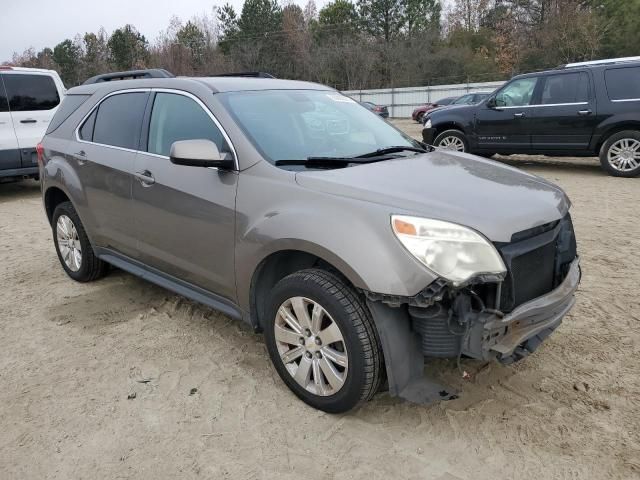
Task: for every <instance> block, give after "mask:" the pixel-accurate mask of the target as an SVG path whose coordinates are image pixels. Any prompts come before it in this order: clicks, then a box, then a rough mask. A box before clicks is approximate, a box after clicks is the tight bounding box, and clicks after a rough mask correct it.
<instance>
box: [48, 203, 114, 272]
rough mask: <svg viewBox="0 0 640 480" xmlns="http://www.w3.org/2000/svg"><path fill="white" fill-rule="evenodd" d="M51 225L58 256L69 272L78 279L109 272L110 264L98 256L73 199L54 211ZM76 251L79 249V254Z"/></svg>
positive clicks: (63, 266) (65, 269)
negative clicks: (73, 203)
mask: <svg viewBox="0 0 640 480" xmlns="http://www.w3.org/2000/svg"><path fill="white" fill-rule="evenodd" d="M69 222H70V223H69ZM51 229H52V231H53V243H54V245H55V247H56V253H57V254H58V260H60V264H61V265H62V268H64V271H65V272H67V275H69V276H70V277H71V278H73V279H74V280H76V281H78V282H91V281H94V280H97V279H98V278H100V277H102V276H104V275H105V274H106V272H107V268H108V265H107V264H106V263H104V262H103V261H102V260H100V259H99V258H98V257H96V256H95V254H94V252H93V247H92V246H91V242H89V237H87V233H86V232H85V230H84V227H83V226H82V222H81V221H80V217H78V214H77V212H76V209H75V208H73V205H72V204H71V202H63V203H61V204H59V205H58V206H57V207H56V209H55V210H54V211H53V217H52V221H51ZM61 243H62V245H61ZM68 244H71V245H72V247H68V246H67V245H68ZM78 247H79V248H78ZM74 252H78V253H79V257H78V255H75V253H74Z"/></svg>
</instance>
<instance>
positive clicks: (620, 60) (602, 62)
mask: <svg viewBox="0 0 640 480" xmlns="http://www.w3.org/2000/svg"><path fill="white" fill-rule="evenodd" d="M624 62H640V57H620V58H604V59H602V60H590V61H588V62H575V63H567V64H566V65H561V66H560V68H573V67H588V66H591V65H606V64H608V63H624Z"/></svg>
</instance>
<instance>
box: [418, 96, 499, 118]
mask: <svg viewBox="0 0 640 480" xmlns="http://www.w3.org/2000/svg"><path fill="white" fill-rule="evenodd" d="M489 95H491V92H474V93H467V94H465V95H461V96H459V97H447V98H443V99H441V100H438V101H437V102H436V103H427V104H426V105H423V106H422V107H418V108H416V109H415V110H414V111H413V113H412V114H411V118H413V119H414V120H415V121H416V122H418V123H424V121H425V120H426V118H427V117H428V116H429V115H430V114H431V112H437V111H438V110H442V109H443V108H447V107H449V106H453V105H472V104H475V103H479V102H481V101H482V100H484V99H485V98H487V97H488V96H489Z"/></svg>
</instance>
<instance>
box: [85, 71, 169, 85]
mask: <svg viewBox="0 0 640 480" xmlns="http://www.w3.org/2000/svg"><path fill="white" fill-rule="evenodd" d="M173 77H174V75H173V73H171V72H169V71H167V70H164V69H162V68H149V69H147V70H129V71H127V72H112V73H103V74H102V75H96V76H95V77H91V78H89V79H88V80H86V81H85V82H84V83H83V85H90V84H92V83H101V82H112V81H114V80H134V79H138V78H173Z"/></svg>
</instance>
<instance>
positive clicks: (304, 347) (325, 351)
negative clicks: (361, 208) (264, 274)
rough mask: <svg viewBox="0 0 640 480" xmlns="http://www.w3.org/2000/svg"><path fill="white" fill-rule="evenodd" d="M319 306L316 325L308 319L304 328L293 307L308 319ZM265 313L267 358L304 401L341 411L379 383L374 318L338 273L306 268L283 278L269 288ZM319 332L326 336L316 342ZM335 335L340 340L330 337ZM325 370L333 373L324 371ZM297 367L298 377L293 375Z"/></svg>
mask: <svg viewBox="0 0 640 480" xmlns="http://www.w3.org/2000/svg"><path fill="white" fill-rule="evenodd" d="M296 303H297V308H296V307H295V306H294V305H296ZM318 306H319V308H320V309H321V310H322V312H321V313H323V315H322V316H320V315H318V317H317V318H320V320H319V323H320V328H315V327H314V326H313V322H312V321H311V322H308V323H306V325H307V326H311V328H309V330H314V331H313V332H310V331H305V327H304V325H305V322H304V319H303V321H299V317H301V315H299V314H297V313H296V312H298V311H300V310H301V309H302V310H303V311H305V312H306V314H307V316H306V318H307V319H308V320H310V319H311V318H314V315H313V313H314V312H315V311H316V308H318ZM281 309H283V310H281ZM282 311H284V312H286V316H287V320H285V315H281V314H280V312H282ZM289 314H293V317H294V318H293V320H294V322H293V323H289V322H290V321H291V316H290V315H289ZM266 315H267V316H266V321H265V329H264V330H265V340H266V343H267V349H268V351H269V356H270V357H271V361H272V362H273V365H274V366H275V368H276V370H277V372H278V374H279V375H280V378H282V380H283V381H284V383H285V384H286V385H287V386H288V387H289V388H290V389H291V391H293V393H295V394H296V395H297V396H298V397H299V398H300V399H301V400H302V401H303V402H305V403H307V404H308V405H310V406H312V407H314V408H317V409H319V410H323V411H325V412H328V413H341V412H346V411H348V410H351V409H352V408H354V407H356V406H357V405H358V404H360V403H361V402H365V401H368V400H369V399H371V398H372V397H373V395H374V394H375V393H376V392H377V391H378V389H379V388H380V384H381V381H382V379H383V376H384V374H383V371H384V366H383V358H382V347H381V344H380V339H379V338H378V333H377V331H376V328H375V325H374V323H373V319H372V318H371V314H370V312H369V310H368V309H367V308H366V306H365V304H364V301H363V299H362V298H361V297H360V296H359V295H358V294H357V293H356V292H355V291H354V290H353V289H352V288H351V287H349V286H348V285H346V284H345V282H344V281H342V280H341V279H340V278H339V277H338V276H336V275H334V274H332V273H329V272H326V271H324V270H318V269H309V270H302V271H300V272H296V273H293V274H291V275H289V276H287V277H285V278H283V279H282V280H280V281H279V282H278V283H277V284H276V286H275V287H274V288H273V289H272V291H271V294H270V298H269V305H268V307H267V310H266ZM296 322H298V323H297V325H298V327H299V328H297V329H296V328H294V326H295V325H296ZM335 327H337V328H338V334H339V337H338V335H337V334H336V333H335V332H336V329H335ZM276 329H277V330H278V332H276ZM283 331H284V332H285V333H286V336H283V333H282V332H283ZM309 333H311V335H309ZM316 333H317V334H318V335H317V336H316V335H315V334H316ZM295 336H298V338H297V339H296V338H295ZM318 337H319V338H320V339H324V340H325V341H326V342H325V343H322V342H321V343H319V344H316V342H317V341H318ZM283 338H285V341H282V339H283ZM335 338H340V341H337V342H331V341H330V340H332V339H335ZM301 341H303V342H304V343H301ZM296 342H297V343H296ZM336 354H337V355H336ZM285 355H286V358H285V359H283V358H282V357H283V356H285ZM294 357H295V358H294ZM332 357H333V358H332ZM335 359H338V360H342V363H341V364H340V363H336V362H334V361H333V360H335ZM345 359H346V362H345V361H344V360H345ZM287 360H288V362H287V363H286V364H285V361H287ZM303 362H304V365H303ZM303 366H304V367H305V368H303ZM331 367H332V368H331ZM301 369H302V370H301ZM327 371H328V372H330V373H331V375H326V374H325V372H327ZM301 372H302V373H303V374H302V375H300V376H299V377H300V379H301V380H302V382H299V381H298V380H296V379H295V378H294V375H296V374H299V373H301ZM305 372H306V373H305ZM316 372H317V373H316ZM320 372H322V373H320ZM332 372H337V375H334V374H333V373H332ZM316 375H317V376H316ZM330 377H331V378H332V379H333V381H332V382H330V381H329V378H330ZM340 378H341V379H342V383H341V384H340ZM305 385H306V386H305ZM334 385H337V386H334Z"/></svg>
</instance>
